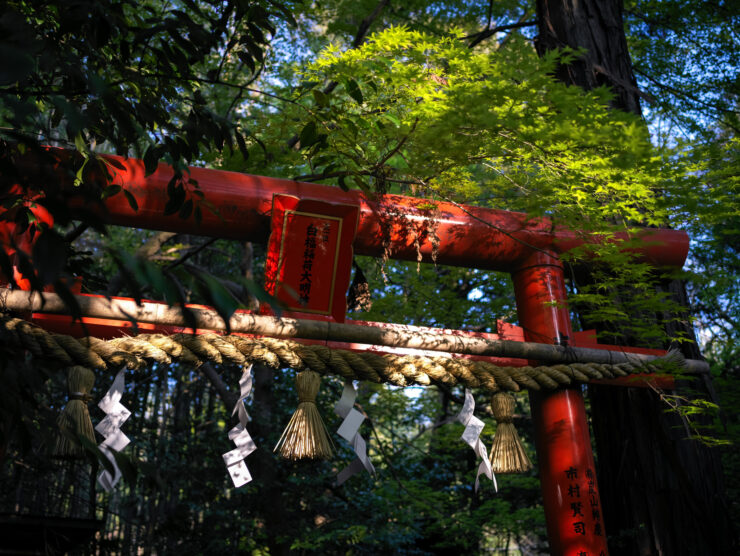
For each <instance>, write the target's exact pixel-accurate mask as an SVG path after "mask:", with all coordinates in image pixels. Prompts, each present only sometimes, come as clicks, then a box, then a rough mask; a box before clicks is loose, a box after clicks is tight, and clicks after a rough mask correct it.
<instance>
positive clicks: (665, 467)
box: [536, 0, 733, 555]
mask: <svg viewBox="0 0 740 556" xmlns="http://www.w3.org/2000/svg"><path fill="white" fill-rule="evenodd" d="M622 9H623V7H622V2H621V1H620V0H580V1H579V0H538V1H537V11H538V16H539V24H538V25H539V37H538V38H537V42H536V44H537V49H538V51H539V52H540V53H543V52H545V51H547V50H551V49H558V48H562V47H565V46H569V47H572V48H576V49H577V48H585V49H586V51H587V52H586V53H585V54H584V55H583V56H582V57H581V58H579V59H578V60H576V61H574V62H573V63H572V64H569V65H568V66H562V67H560V68H559V69H558V71H557V73H556V76H557V78H559V79H560V80H562V81H564V82H566V83H569V84H573V85H577V86H580V87H583V88H585V89H591V88H593V87H597V86H601V85H607V86H609V87H610V88H611V90H612V91H613V93H614V94H615V98H614V100H613V101H612V105H613V107H614V108H616V109H621V110H625V111H629V112H632V113H635V114H637V115H641V109H640V102H639V97H638V90H637V85H636V81H635V78H634V74H633V72H632V66H631V61H630V56H629V52H628V50H627V42H626V39H625V34H624V26H623V21H622ZM661 288H662V289H663V291H667V292H670V293H671V295H672V297H673V298H674V299H676V300H677V301H679V302H682V303H684V305H685V300H686V293H685V287H684V284H683V283H682V282H679V281H673V282H670V283H665V284H663V285H662V286H661ZM656 318H660V315H656ZM591 324H593V323H591ZM672 326H674V329H672V330H668V332H669V333H671V334H674V333H675V332H677V331H679V330H680V331H682V332H684V333H685V334H686V335H687V337H688V338H691V339H694V342H693V343H684V344H682V346H681V348H682V351H683V352H684V355H686V356H687V357H691V358H698V357H700V353H699V349H698V347H697V345H696V342H695V336H694V331H693V329H692V328H691V326H690V324H689V320H688V318H685V319H682V320H681V322H680V323H676V324H672ZM691 386H692V387H694V388H696V389H697V390H700V391H703V392H702V393H706V394H707V395H711V394H712V389H711V382H710V379H709V378H708V377H707V378H706V379H705V380H704V381H703V382H701V383H696V384H691ZM590 398H591V407H592V420H593V428H594V437H595V441H596V448H597V456H598V459H597V469H598V477H599V487H600V490H601V496H602V505H603V511H604V520H605V524H606V529H607V534H608V535H609V548H610V550H611V553H612V554H613V555H617V554H619V555H622V554H640V555H648V554H656V555H657V554H661V555H677V554H687V555H688V554H731V553H733V548H732V545H733V533H732V524H731V523H730V522H729V516H728V508H727V503H726V499H725V495H724V488H723V484H722V483H723V482H722V470H721V467H720V463H719V454H718V453H717V452H716V450H712V449H709V448H707V447H706V446H704V445H702V444H700V443H699V442H697V441H693V440H689V439H687V437H686V436H687V435H686V431H685V427H684V426H683V424H682V422H681V419H680V418H679V417H678V416H677V415H676V413H675V412H669V413H666V412H665V411H664V410H665V405H663V404H662V402H661V401H660V399H659V397H658V395H657V394H656V393H654V392H652V391H650V390H647V389H641V388H624V389H622V388H612V387H607V386H601V387H592V388H590Z"/></svg>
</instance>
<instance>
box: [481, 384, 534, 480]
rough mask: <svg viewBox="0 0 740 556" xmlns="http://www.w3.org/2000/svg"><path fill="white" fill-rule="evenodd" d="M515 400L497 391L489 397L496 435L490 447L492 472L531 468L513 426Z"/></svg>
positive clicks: (509, 395)
mask: <svg viewBox="0 0 740 556" xmlns="http://www.w3.org/2000/svg"><path fill="white" fill-rule="evenodd" d="M515 404H516V400H514V396H512V395H511V394H507V393H505V392H497V393H495V394H494V395H493V398H492V399H491V409H492V410H493V417H494V418H495V419H496V423H497V425H498V426H497V427H496V435H495V436H494V437H493V446H492V447H491V467H492V468H493V471H494V473H525V472H526V471H529V470H530V469H532V462H531V461H529V457H527V453H526V452H525V451H524V446H522V441H521V439H520V438H519V434H517V432H516V427H514V423H513V416H514V406H515Z"/></svg>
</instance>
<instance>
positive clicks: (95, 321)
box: [31, 296, 675, 390]
mask: <svg viewBox="0 0 740 556" xmlns="http://www.w3.org/2000/svg"><path fill="white" fill-rule="evenodd" d="M101 297H102V296H101ZM149 302H150V303H151V301H149ZM242 312H245V313H249V311H242ZM284 316H286V317H293V318H313V319H314V320H327V319H328V317H323V316H319V315H308V314H303V313H285V314H284ZM31 320H32V321H33V322H34V323H36V324H37V325H39V326H41V327H42V328H44V329H45V330H48V331H49V332H56V333H59V334H67V335H70V336H74V337H77V338H80V337H84V336H87V335H90V336H93V337H96V338H102V339H111V338H119V337H121V336H127V335H134V334H136V330H135V327H134V324H133V323H132V322H131V321H125V320H115V319H101V318H92V317H83V318H82V321H81V322H80V321H74V320H73V319H72V317H70V316H68V315H51V314H44V313H33V314H32V315H31ZM347 323H348V324H357V325H361V326H376V327H381V328H399V327H402V325H397V324H390V323H370V322H364V321H347ZM497 327H498V329H499V332H501V333H500V334H490V333H477V332H469V331H455V332H458V333H461V334H463V335H469V336H477V337H485V338H486V339H489V340H498V339H505V340H514V341H524V333H523V330H522V329H521V328H520V327H518V326H515V325H512V324H508V323H503V322H498V323H497ZM136 329H138V333H140V334H177V333H189V332H190V331H191V329H189V328H183V327H177V326H164V325H155V324H149V323H137V325H136ZM430 330H431V329H430ZM206 333H216V334H223V333H224V332H223V331H219V330H207V329H198V330H196V334H206ZM584 334H589V333H588V332H587V333H575V336H576V338H575V340H576V341H577V342H578V343H577V346H578V347H597V348H599V349H608V350H611V351H626V352H631V353H646V354H650V355H665V353H666V352H665V351H661V350H655V349H646V348H626V347H621V346H608V345H604V344H598V343H597V342H595V341H588V340H586V339H584V338H586V337H587V336H585V335H584ZM237 335H239V336H244V337H252V338H259V337H260V336H258V335H252V334H237ZM594 337H595V336H594ZM579 338H580V341H578V339H579ZM293 340H294V341H296V342H298V343H301V344H305V345H326V346H327V347H329V348H331V349H346V350H349V351H355V352H365V351H372V352H374V353H378V354H390V355H401V356H404V355H416V356H422V357H425V356H426V357H440V356H441V357H455V358H460V359H470V360H478V361H487V362H488V363H491V364H493V365H498V366H509V367H523V366H525V365H527V364H528V362H527V361H526V360H524V359H515V358H507V357H486V356H479V355H466V354H452V353H444V352H439V351H428V350H419V349H409V348H393V347H388V346H376V345H368V344H359V343H346V342H333V341H321V340H304V339H299V338H294V339H293ZM591 383H593V384H604V385H611V386H622V387H643V388H650V387H657V388H661V389H666V390H667V389H672V388H674V385H675V384H674V380H673V378H672V377H670V376H655V375H652V374H644V375H631V376H629V377H623V378H616V379H602V380H593V381H591Z"/></svg>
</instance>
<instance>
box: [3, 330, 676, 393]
mask: <svg viewBox="0 0 740 556" xmlns="http://www.w3.org/2000/svg"><path fill="white" fill-rule="evenodd" d="M0 345H4V346H6V347H7V348H9V349H15V350H26V351H28V352H30V353H31V354H32V355H33V356H34V357H38V358H42V359H46V360H50V361H54V362H56V363H59V364H61V365H64V366H72V365H82V366H84V367H89V368H109V367H119V366H121V365H127V366H129V367H130V368H134V369H142V368H145V367H147V366H148V365H149V364H150V363H152V362H157V363H163V364H170V363H173V362H180V363H184V364H187V365H192V366H195V367H197V366H200V365H201V364H203V363H204V362H206V361H208V362H212V363H219V364H234V365H240V366H243V365H245V364H249V363H261V364H263V365H267V366H270V367H273V368H279V367H291V368H294V369H296V370H298V371H301V370H305V369H310V370H313V371H315V372H317V373H319V374H325V375H338V376H341V377H342V378H345V379H357V380H366V381H370V382H378V383H380V382H389V383H391V384H395V385H397V386H410V385H413V384H418V385H422V386H427V385H429V384H432V383H442V384H447V385H454V384H461V385H464V386H465V387H468V388H480V389H482V390H487V391H490V392H498V391H510V392H517V391H520V390H521V389H523V388H526V389H531V390H540V389H555V388H558V387H561V386H568V385H570V384H576V383H584V382H589V381H590V380H594V379H603V378H615V377H624V376H628V375H630V374H637V373H654V372H661V371H662V372H665V367H664V366H663V364H662V363H665V362H666V361H668V362H671V363H674V364H680V362H681V361H682V358H681V357H680V355H678V356H676V355H673V354H669V355H667V356H666V357H665V358H662V359H657V360H654V361H652V362H650V363H647V364H643V365H634V364H631V363H620V364H618V365H605V364H599V363H570V364H567V365H565V364H558V365H550V366H540V367H530V366H524V367H505V366H496V365H493V364H491V363H488V362H486V361H477V360H470V359H461V358H454V357H445V356H437V357H427V356H417V355H405V356H399V355H389V354H383V355H381V354H378V353H374V352H370V351H366V352H363V353H356V352H352V351H348V350H343V349H330V348H328V347H327V346H323V345H303V344H300V343H298V342H295V341H293V340H277V339H274V338H245V337H242V336H221V335H218V334H213V333H207V334H202V335H198V336H193V335H191V334H173V335H171V336H166V335H162V334H140V335H138V336H129V337H123V338H116V339H113V340H101V339H98V338H79V339H77V338H73V337H72V336H67V335H64V334H55V333H51V332H47V331H46V330H44V329H43V328H40V327H38V326H36V325H34V324H31V323H29V322H28V321H25V320H22V319H17V318H12V317H8V316H0Z"/></svg>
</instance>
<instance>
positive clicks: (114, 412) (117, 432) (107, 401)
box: [95, 368, 131, 492]
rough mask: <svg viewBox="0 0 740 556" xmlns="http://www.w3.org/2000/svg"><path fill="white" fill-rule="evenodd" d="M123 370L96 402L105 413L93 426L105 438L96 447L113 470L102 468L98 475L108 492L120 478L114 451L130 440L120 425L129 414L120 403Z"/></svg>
mask: <svg viewBox="0 0 740 556" xmlns="http://www.w3.org/2000/svg"><path fill="white" fill-rule="evenodd" d="M125 371H126V369H125V368H123V369H121V370H120V371H118V374H117V375H116V378H115V379H114V380H113V384H112V385H111V387H110V389H109V390H108V392H106V394H105V396H103V399H102V400H100V401H99V402H98V407H99V408H100V409H102V410H103V411H104V412H105V413H106V416H105V418H104V419H103V420H102V421H100V423H98V425H97V426H96V427H95V430H96V431H98V432H99V433H100V434H101V435H103V436H104V437H105V440H103V442H101V443H100V445H99V446H98V447H99V448H100V451H101V452H103V454H104V455H105V457H107V458H108V461H110V462H111V464H112V465H113V471H114V472H113V474H112V475H111V473H110V472H109V471H108V470H106V469H104V470H103V471H102V472H101V473H100V474H99V475H98V483H99V484H100V486H101V487H103V490H105V491H106V492H110V491H111V490H112V489H113V487H114V486H116V484H117V483H118V481H119V480H121V470H120V469H119V468H118V464H117V463H116V458H115V456H114V455H113V454H114V452H120V451H121V450H123V449H124V448H125V447H126V446H128V445H129V443H130V442H131V440H130V439H129V438H128V437H127V436H126V435H125V434H123V432H122V431H121V425H123V423H124V422H125V421H126V419H128V418H129V417H130V416H131V412H130V411H129V410H128V409H126V407H124V406H123V405H122V404H121V397H122V396H123V389H124V388H125V387H126V382H125V377H124V372H125Z"/></svg>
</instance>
